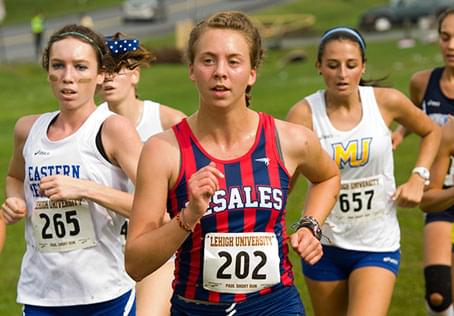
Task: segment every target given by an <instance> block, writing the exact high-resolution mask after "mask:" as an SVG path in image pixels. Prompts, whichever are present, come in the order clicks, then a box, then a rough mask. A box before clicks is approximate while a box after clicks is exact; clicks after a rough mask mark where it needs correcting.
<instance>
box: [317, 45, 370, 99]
mask: <svg viewBox="0 0 454 316" xmlns="http://www.w3.org/2000/svg"><path fill="white" fill-rule="evenodd" d="M317 68H318V70H319V71H320V73H321V74H322V76H323V79H324V81H325V85H326V91H329V93H331V94H333V95H340V96H348V95H351V94H352V93H355V92H356V90H357V88H358V85H359V81H360V80H361V76H362V74H363V73H364V70H365V64H364V63H363V62H362V59H361V49H360V47H359V44H358V43H356V42H353V41H350V40H331V41H329V42H327V43H326V45H325V49H324V52H323V55H322V58H321V62H319V63H317Z"/></svg>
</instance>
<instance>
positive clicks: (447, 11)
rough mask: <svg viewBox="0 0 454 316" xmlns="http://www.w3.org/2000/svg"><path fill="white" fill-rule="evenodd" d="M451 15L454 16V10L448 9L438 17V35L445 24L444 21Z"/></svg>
mask: <svg viewBox="0 0 454 316" xmlns="http://www.w3.org/2000/svg"><path fill="white" fill-rule="evenodd" d="M451 14H454V8H448V9H446V10H444V11H443V12H441V13H440V15H439V16H438V34H440V32H441V25H442V24H443V21H444V20H445V19H446V18H447V17H448V16H449V15H451Z"/></svg>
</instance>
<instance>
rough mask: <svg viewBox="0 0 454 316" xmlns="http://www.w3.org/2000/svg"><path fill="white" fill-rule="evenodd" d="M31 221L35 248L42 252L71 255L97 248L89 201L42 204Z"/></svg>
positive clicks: (40, 201)
mask: <svg viewBox="0 0 454 316" xmlns="http://www.w3.org/2000/svg"><path fill="white" fill-rule="evenodd" d="M31 220H32V227H33V232H34V234H35V238H36V242H37V243H36V246H37V248H38V250H39V251H41V252H57V251H68V250H74V249H82V248H88V247H93V246H95V245H96V237H95V232H94V229H93V222H92V219H91V215H90V209H89V208H88V203H87V202H86V201H81V200H65V201H50V200H48V199H46V200H39V201H37V202H36V205H35V209H34V210H33V214H32V219H31Z"/></svg>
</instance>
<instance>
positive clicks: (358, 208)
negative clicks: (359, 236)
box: [331, 175, 387, 220]
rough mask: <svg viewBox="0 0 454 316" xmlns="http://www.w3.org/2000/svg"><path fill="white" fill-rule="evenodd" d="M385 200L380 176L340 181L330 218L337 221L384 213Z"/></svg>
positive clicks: (382, 180) (382, 181)
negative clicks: (337, 195)
mask: <svg viewBox="0 0 454 316" xmlns="http://www.w3.org/2000/svg"><path fill="white" fill-rule="evenodd" d="M386 200H387V197H386V194H385V187H384V179H383V176H382V175H379V176H373V177H368V178H362V179H355V180H345V181H341V190H340V192H339V198H338V199H337V202H336V205H335V206H334V209H333V211H332V212H331V216H332V217H334V218H336V219H338V220H351V219H359V218H367V217H371V216H376V215H378V214H382V213H384V211H385V206H386Z"/></svg>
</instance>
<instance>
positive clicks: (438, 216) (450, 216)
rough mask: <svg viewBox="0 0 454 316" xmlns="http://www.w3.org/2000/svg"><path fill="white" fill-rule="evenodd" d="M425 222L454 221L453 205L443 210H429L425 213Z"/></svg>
mask: <svg viewBox="0 0 454 316" xmlns="http://www.w3.org/2000/svg"><path fill="white" fill-rule="evenodd" d="M425 218H426V224H428V223H431V222H450V223H454V207H451V208H448V209H447V210H445V211H440V212H430V213H426V214H425Z"/></svg>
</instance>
